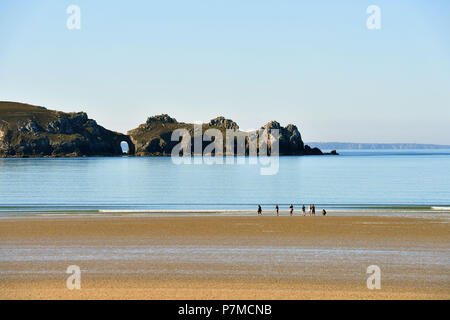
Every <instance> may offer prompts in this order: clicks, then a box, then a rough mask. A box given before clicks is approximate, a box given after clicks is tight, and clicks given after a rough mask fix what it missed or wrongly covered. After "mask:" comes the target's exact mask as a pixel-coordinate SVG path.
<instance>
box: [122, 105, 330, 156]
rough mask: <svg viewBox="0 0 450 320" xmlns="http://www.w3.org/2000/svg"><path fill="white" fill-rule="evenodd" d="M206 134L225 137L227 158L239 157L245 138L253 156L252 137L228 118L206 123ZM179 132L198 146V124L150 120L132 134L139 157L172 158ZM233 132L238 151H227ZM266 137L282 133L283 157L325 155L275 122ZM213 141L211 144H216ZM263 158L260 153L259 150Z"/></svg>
mask: <svg viewBox="0 0 450 320" xmlns="http://www.w3.org/2000/svg"><path fill="white" fill-rule="evenodd" d="M201 126H202V132H203V133H205V131H206V130H208V129H217V130H219V131H220V132H221V133H222V136H223V140H224V141H223V151H224V154H227V153H230V154H236V152H237V144H238V137H239V136H243V137H244V138H243V139H244V141H245V142H244V143H245V146H244V148H245V153H246V155H248V154H249V139H250V138H249V133H247V132H244V131H240V130H239V126H238V125H237V124H236V123H235V122H234V121H232V120H230V119H225V118H224V117H217V118H214V119H212V120H210V121H209V122H208V123H203V124H202V125H201ZM176 129H186V130H188V131H189V134H190V135H191V137H192V139H191V146H194V138H193V137H194V124H192V123H184V122H178V121H177V120H176V119H174V118H171V117H170V116H168V115H166V114H163V115H158V116H154V117H149V118H148V119H147V121H146V122H145V123H144V124H141V125H140V126H139V127H138V128H136V129H133V130H130V131H128V133H127V134H128V135H129V136H130V139H131V141H132V142H133V144H134V145H135V148H136V155H140V156H148V155H163V156H169V155H171V152H172V149H173V147H174V146H175V145H177V144H178V143H179V141H171V137H172V132H173V131H174V130H176ZM227 129H232V130H234V132H235V135H236V141H235V150H234V151H233V150H227V148H226V130H227ZM261 129H263V130H264V131H263V134H269V135H270V133H271V129H278V130H279V134H278V139H279V154H280V155H322V154H323V153H322V151H320V149H318V148H310V147H309V146H307V145H304V143H303V141H302V138H301V135H300V132H299V130H298V129H297V127H296V126H295V125H293V124H289V125H287V126H286V127H282V126H281V125H280V124H279V123H278V122H276V121H271V122H269V123H267V124H266V125H265V126H263V127H262V128H261ZM213 139H214V138H211V139H209V140H211V141H212V140H213ZM210 143H211V142H210V141H203V142H202V150H204V149H205V147H206V146H207V145H209V144H210ZM268 149H269V153H270V150H271V146H270V142H269V143H268ZM193 151H194V148H193V147H192V152H193ZM258 154H259V150H258Z"/></svg>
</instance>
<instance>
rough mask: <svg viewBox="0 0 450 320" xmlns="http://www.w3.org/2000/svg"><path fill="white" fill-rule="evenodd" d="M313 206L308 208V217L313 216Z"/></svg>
mask: <svg viewBox="0 0 450 320" xmlns="http://www.w3.org/2000/svg"><path fill="white" fill-rule="evenodd" d="M311 209H312V208H311V205H309V206H308V216H311Z"/></svg>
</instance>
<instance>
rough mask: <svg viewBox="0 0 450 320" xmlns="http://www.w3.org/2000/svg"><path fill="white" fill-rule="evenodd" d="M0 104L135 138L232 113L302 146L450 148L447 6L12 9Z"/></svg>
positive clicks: (257, 0)
mask: <svg viewBox="0 0 450 320" xmlns="http://www.w3.org/2000/svg"><path fill="white" fill-rule="evenodd" d="M70 5H77V6H78V7H79V8H80V13H81V14H80V22H81V23H80V27H81V28H80V29H68V28H67V20H68V18H69V17H70V14H68V13H67V12H66V10H67V8H68V7H69V6H70ZM370 5H376V6H378V7H379V8H380V13H381V15H380V17H381V20H380V22H381V24H380V27H381V28H380V29H376V30H370V29H368V28H367V26H366V21H367V19H368V18H369V16H370V14H368V13H367V12H366V9H367V7H368V6H370ZM0 100H2V101H5V100H6V101H18V102H25V103H30V104H35V105H40V106H45V107H48V108H50V109H58V110H62V111H85V112H87V113H88V115H89V117H90V118H93V119H95V120H97V122H98V123H99V124H101V125H103V126H104V127H106V128H108V129H111V130H115V131H119V132H124V133H125V132H126V131H127V130H130V129H133V128H135V127H137V126H138V125H139V124H141V123H144V122H145V120H146V119H147V117H148V116H151V115H156V114H161V113H167V114H169V115H171V116H172V117H175V118H176V119H177V120H178V121H183V122H198V121H201V122H207V121H209V120H210V119H212V118H214V117H216V116H219V115H222V116H225V117H226V118H230V119H233V120H234V121H236V122H237V123H238V124H239V125H240V127H241V129H243V130H249V129H256V128H259V127H260V126H262V125H264V124H265V123H267V122H268V121H270V120H277V121H279V122H280V123H281V125H287V124H289V123H293V124H296V125H297V126H298V128H299V129H300V131H301V133H302V137H303V140H304V141H341V142H372V143H376V142H380V143H394V142H404V143H436V144H449V145H450V130H449V124H450V1H447V0H442V1H439V0H435V1H425V0H424V1H414V0H409V1H407V0H404V1H402V0H396V1H392V0H388V1H380V0H370V1H364V0H359V1H355V0H342V1H332V0H330V1H320V0H319V1H313V0H311V1H300V0H292V1H287V0H226V1H217V0H202V1H200V0H189V1H186V0H167V1H149V0H147V1H134V0H130V1H103V0H96V1H90V0H70V1H63V0H53V1H26V0H2V1H1V2H0Z"/></svg>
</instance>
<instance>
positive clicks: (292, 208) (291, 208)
mask: <svg viewBox="0 0 450 320" xmlns="http://www.w3.org/2000/svg"><path fill="white" fill-rule="evenodd" d="M293 213H294V206H293V205H292V204H291V205H290V206H289V214H290V215H291V216H292V214H293Z"/></svg>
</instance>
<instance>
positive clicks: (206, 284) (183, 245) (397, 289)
mask: <svg viewBox="0 0 450 320" xmlns="http://www.w3.org/2000/svg"><path fill="white" fill-rule="evenodd" d="M97 217H98V216H97ZM84 218H86V217H85V216H83V217H81V216H78V217H77V216H75V217H74V215H69V216H64V217H61V216H57V217H55V216H51V217H50V216H46V217H41V216H36V217H34V218H30V219H21V218H17V217H11V218H3V219H1V220H0V234H1V239H2V241H1V244H0V252H1V255H0V257H1V258H0V298H2V299H449V298H450V276H449V275H450V233H449V232H448V231H449V221H448V218H446V217H439V216H437V217H399V216H389V217H386V216H326V217H322V216H320V217H303V216H293V217H290V216H288V215H282V216H280V217H276V216H267V215H266V216H262V217H257V216H256V214H254V216H140V217H130V216H127V215H122V216H101V217H99V218H98V219H96V218H95V216H94V217H89V218H87V219H84ZM373 264H375V265H379V266H380V268H381V270H382V289H381V290H369V289H367V287H366V280H367V277H368V276H369V275H368V274H367V273H366V268H367V267H368V266H369V265H373ZM69 265H79V266H80V268H81V271H82V289H81V290H79V291H78V290H73V291H71V290H68V289H67V288H66V287H65V283H66V282H65V281H66V279H67V277H68V275H67V274H66V273H65V270H66V268H67V267H68V266H69Z"/></svg>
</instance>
